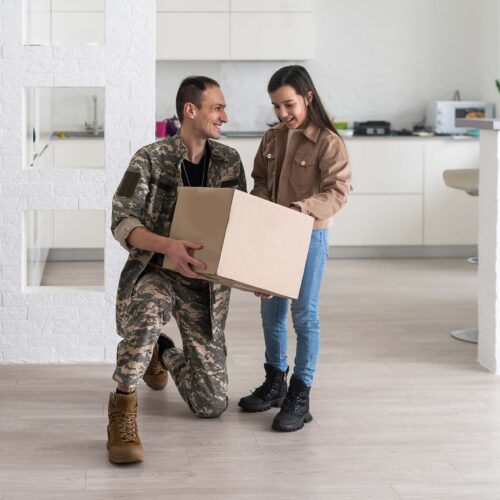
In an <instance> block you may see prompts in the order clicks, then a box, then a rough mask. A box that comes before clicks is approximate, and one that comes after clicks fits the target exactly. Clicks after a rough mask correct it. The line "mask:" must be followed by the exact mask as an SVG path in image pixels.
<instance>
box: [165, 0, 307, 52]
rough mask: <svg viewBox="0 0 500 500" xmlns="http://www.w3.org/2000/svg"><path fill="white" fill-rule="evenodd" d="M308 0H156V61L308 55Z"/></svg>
mask: <svg viewBox="0 0 500 500" xmlns="http://www.w3.org/2000/svg"><path fill="white" fill-rule="evenodd" d="M313 7H314V0H304V1H299V0H277V1H273V2H267V1H264V0H254V1H252V2H248V1H247V0H245V1H244V0H206V1H203V0H186V1H184V2H182V3H180V2H177V1H176V0H158V1H157V7H156V8H157V20H156V30H157V31H156V58H157V59H158V60H236V61H242V60H258V61H263V60H301V59H310V58H312V57H314V49H315V47H314V45H315V44H314V12H313Z"/></svg>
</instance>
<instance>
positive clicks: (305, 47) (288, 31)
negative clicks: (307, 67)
mask: <svg viewBox="0 0 500 500" xmlns="http://www.w3.org/2000/svg"><path fill="white" fill-rule="evenodd" d="M313 34H314V14H312V13H284V12H266V13H259V12H256V13H252V12H244V13H238V12H232V13H231V59H236V60H275V61H276V60H291V59H299V60H300V59H311V58H312V57H314V36H313Z"/></svg>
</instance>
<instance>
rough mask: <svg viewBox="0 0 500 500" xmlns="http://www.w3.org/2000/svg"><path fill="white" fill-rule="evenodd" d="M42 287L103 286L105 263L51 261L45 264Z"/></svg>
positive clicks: (92, 261)
mask: <svg viewBox="0 0 500 500" xmlns="http://www.w3.org/2000/svg"><path fill="white" fill-rule="evenodd" d="M40 285H41V286H102V285H104V262H103V261H96V260H89V261H64V260H63V261H49V262H47V263H46V264H45V269H44V272H43V276H42V282H41V284H40Z"/></svg>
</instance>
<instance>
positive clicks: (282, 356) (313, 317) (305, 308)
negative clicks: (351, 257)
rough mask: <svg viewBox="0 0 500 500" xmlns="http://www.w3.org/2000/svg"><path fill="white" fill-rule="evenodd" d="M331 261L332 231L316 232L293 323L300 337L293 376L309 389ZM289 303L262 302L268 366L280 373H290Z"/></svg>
mask: <svg viewBox="0 0 500 500" xmlns="http://www.w3.org/2000/svg"><path fill="white" fill-rule="evenodd" d="M327 258H328V230H327V229H314V230H313V232H312V236H311V243H310V245H309V252H308V254H307V260H306V265H305V269H304V276H303V278H302V284H301V285H300V292H299V297H298V298H297V299H294V300H292V320H293V327H294V329H295V333H296V334H297V350H296V354H295V366H294V370H293V374H294V375H295V377H296V378H298V379H300V380H302V381H303V382H304V383H305V384H306V385H307V386H308V387H310V386H311V385H312V381H313V377H314V372H315V371H316V361H317V359H318V352H319V337H320V330H319V309H318V299H319V290H320V287H321V279H322V277H323V271H324V268H325V263H326V260H327ZM288 303H289V299H284V298H281V297H273V298H272V299H261V308H260V312H261V316H262V326H263V328H264V339H265V343H266V363H268V364H270V365H271V366H273V367H274V368H276V369H278V370H280V371H286V370H287V369H288V361H287V346H288V331H287V323H288Z"/></svg>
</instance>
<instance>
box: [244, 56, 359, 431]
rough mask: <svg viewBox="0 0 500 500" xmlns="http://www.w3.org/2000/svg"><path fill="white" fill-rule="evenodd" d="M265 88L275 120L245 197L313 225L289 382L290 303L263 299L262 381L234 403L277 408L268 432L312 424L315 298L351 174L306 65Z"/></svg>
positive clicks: (296, 306) (296, 308)
mask: <svg viewBox="0 0 500 500" xmlns="http://www.w3.org/2000/svg"><path fill="white" fill-rule="evenodd" d="M267 90H268V93H269V97H270V98H271V102H272V105H273V106H274V111H275V113H276V116H277V117H278V119H279V121H280V123H279V124H278V125H276V126H274V127H272V128H271V129H269V130H268V131H267V132H266V133H265V135H264V137H263V139H262V142H261V144H260V147H259V149H258V151H257V155H256V156H255V162H254V168H253V172H252V177H253V179H254V181H255V186H254V188H253V190H252V193H251V194H253V195H255V196H259V197H261V198H264V199H266V200H270V201H272V202H275V203H279V204H280V205H284V206H286V207H289V208H291V209H292V210H297V211H299V212H302V213H305V214H308V215H311V216H312V217H314V219H315V222H314V229H313V232H312V236H311V242H310V246H309V252H308V255H307V261H306V265H305V269H304V276H303V278H302V283H301V288H300V292H299V297H298V298H297V299H296V300H292V301H291V308H292V320H293V326H294V329H295V332H296V334H297V349H296V356H295V363H294V367H293V374H292V376H291V379H290V385H289V387H288V386H287V375H288V361H287V338H288V333H287V317H288V306H289V300H288V299H284V298H281V297H266V296H262V295H261V316H262V326H263V329H264V339H265V345H266V352H265V363H264V369H265V372H266V374H265V381H264V383H263V384H262V385H261V386H260V387H258V388H257V389H255V391H253V392H252V394H250V395H249V396H246V397H244V398H241V399H240V401H239V403H238V404H239V406H240V407H241V408H242V409H243V410H244V411H248V412H257V411H265V410H269V409H270V408H271V407H281V410H280V412H279V413H278V414H277V415H276V416H275V418H274V421H273V425H272V427H273V429H275V430H277V431H296V430H299V429H301V428H302V427H303V426H304V423H308V422H310V421H311V420H312V415H311V413H310V411H309V392H310V389H311V385H312V381H313V376H314V372H315V369H316V361H317V357H318V352H319V339H320V324H319V310H318V298H319V291H320V287H321V279H322V276H323V270H324V267H325V263H326V260H327V258H328V227H329V226H330V225H331V221H332V218H333V216H334V215H335V214H336V213H337V212H338V211H339V210H340V209H341V208H342V207H343V206H344V204H345V203H346V200H347V196H348V194H349V192H350V189H351V184H350V182H351V169H350V166H349V161H348V156H347V152H346V148H345V146H344V142H343V141H342V139H341V137H340V136H339V134H338V133H337V131H336V130H335V128H334V127H333V125H332V124H331V122H330V119H329V117H328V114H327V112H326V111H325V108H324V107H323V104H322V103H321V100H320V98H319V95H318V92H317V91H316V88H315V86H314V84H313V82H312V79H311V77H310V75H309V73H308V72H307V70H306V69H305V68H303V67H302V66H298V65H294V66H286V67H284V68H281V69H279V70H278V71H276V73H274V75H273V76H272V77H271V79H270V81H269V84H268V88H267Z"/></svg>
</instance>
